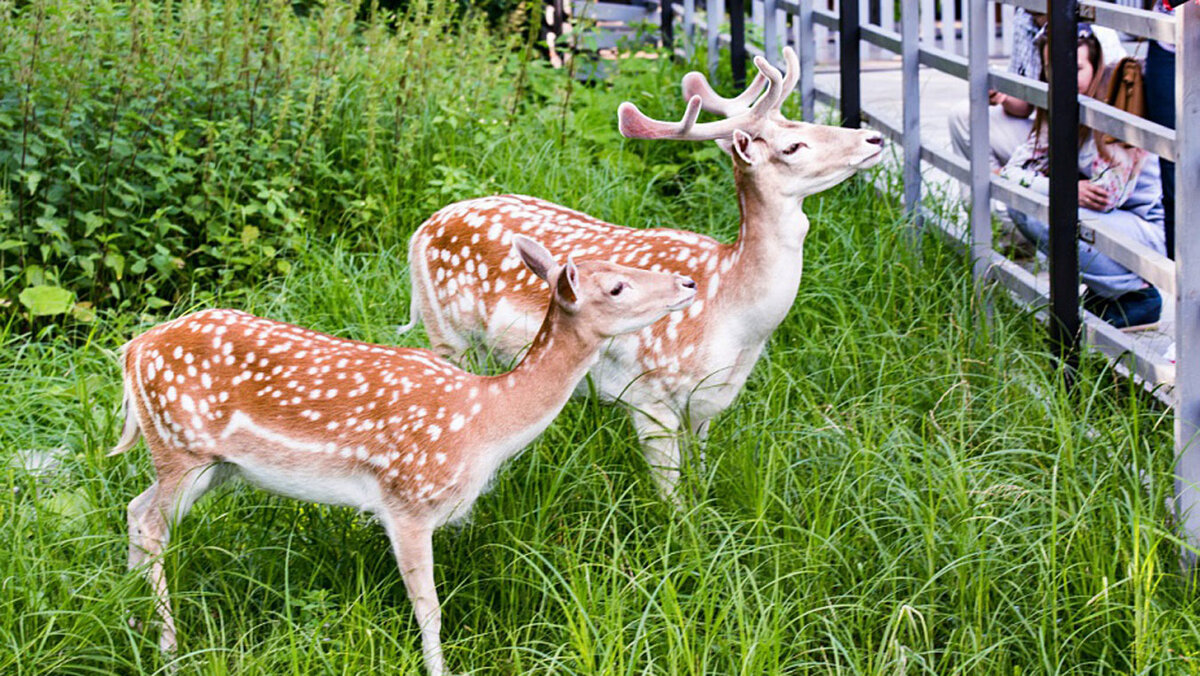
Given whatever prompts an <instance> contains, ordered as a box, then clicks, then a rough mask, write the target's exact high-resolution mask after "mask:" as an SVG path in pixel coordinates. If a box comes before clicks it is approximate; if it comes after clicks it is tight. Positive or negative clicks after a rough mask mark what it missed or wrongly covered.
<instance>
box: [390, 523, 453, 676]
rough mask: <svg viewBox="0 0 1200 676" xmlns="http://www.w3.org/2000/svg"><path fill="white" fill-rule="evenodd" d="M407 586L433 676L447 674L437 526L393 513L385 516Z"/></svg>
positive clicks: (393, 548)
mask: <svg viewBox="0 0 1200 676" xmlns="http://www.w3.org/2000/svg"><path fill="white" fill-rule="evenodd" d="M384 523H385V524H386V526H387V533H388V537H389V538H390V539H391V541H392V551H393V552H394V553H395V555H396V564H397V565H398V566H399V567H400V575H401V576H403V577H404V588H405V589H406V590H407V591H408V599H409V601H411V602H412V606H413V613H415V614H416V616H417V625H418V626H419V627H420V628H421V652H422V654H423V655H424V657H425V668H426V669H427V670H428V671H429V674H430V676H443V675H444V674H445V665H444V663H443V659H442V639H441V636H440V634H441V630H442V609H441V606H440V605H439V604H438V596H437V587H436V586H434V582H433V528H432V526H431V525H429V524H428V523H423V522H421V521H418V520H414V519H410V518H405V517H399V516H396V515H392V516H390V517H388V518H385V519H384Z"/></svg>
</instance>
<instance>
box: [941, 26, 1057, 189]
mask: <svg viewBox="0 0 1200 676" xmlns="http://www.w3.org/2000/svg"><path fill="white" fill-rule="evenodd" d="M1012 21H1013V35H1012V55H1011V56H1010V57H1009V60H1008V72H1010V73H1013V74H1014V75H1020V76H1022V77H1027V78H1030V79H1034V80H1036V79H1037V78H1039V77H1041V74H1042V60H1041V57H1039V56H1038V50H1037V47H1036V46H1034V44H1033V40H1034V38H1035V37H1036V36H1037V33H1038V29H1039V28H1041V27H1042V26H1044V25H1045V24H1046V15H1045V14H1034V13H1030V12H1026V11H1025V10H1024V9H1021V8H1020V7H1018V8H1016V9H1015V10H1014V11H1013V16H1012ZM988 104H989V106H990V107H989V108H988V144H989V153H988V159H989V162H990V163H991V166H992V170H993V171H995V170H998V169H999V168H1000V167H1001V166H1002V165H1003V164H1004V163H1005V162H1007V161H1008V158H1009V157H1010V156H1012V152H1013V150H1014V149H1015V148H1016V147H1017V146H1019V145H1020V144H1021V143H1022V142H1023V141H1024V140H1025V137H1027V136H1028V135H1029V129H1030V126H1031V125H1032V124H1033V123H1032V122H1031V121H1030V119H1029V117H1030V115H1032V114H1033V110H1034V109H1033V106H1032V105H1030V104H1029V103H1027V102H1025V101H1022V100H1021V99H1018V98H1016V97H1015V96H1008V95H1007V94H1003V93H1001V92H998V91H996V90H994V89H992V90H989V91H988ZM949 123H950V141H951V143H952V144H953V146H954V150H955V151H956V152H958V154H959V155H962V156H963V157H970V156H971V102H970V101H962V102H960V103H958V104H956V105H955V106H954V108H953V109H951V111H950V116H949Z"/></svg>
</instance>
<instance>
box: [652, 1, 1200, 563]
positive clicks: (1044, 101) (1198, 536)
mask: <svg viewBox="0 0 1200 676" xmlns="http://www.w3.org/2000/svg"><path fill="white" fill-rule="evenodd" d="M668 2H670V0H668ZM1141 4H1142V3H1141V0H1119V2H1103V1H1101V0H960V4H959V5H956V4H955V2H954V1H953V0H921V2H920V3H919V5H918V4H917V3H909V2H905V3H903V9H905V10H907V9H909V8H916V9H918V11H916V12H911V11H901V13H900V16H899V17H897V16H895V15H894V13H893V12H892V9H894V3H891V2H882V3H881V2H878V0H836V2H835V0H752V2H751V3H750V6H749V7H747V6H746V5H745V4H744V3H743V2H742V1H741V0H708V2H706V3H697V2H695V0H688V1H687V2H684V3H683V4H679V3H676V4H674V5H672V6H671V7H672V10H673V11H667V12H664V13H663V17H664V19H665V20H666V21H667V22H668V23H672V24H674V23H675V22H678V24H679V27H678V29H676V30H674V31H673V35H675V36H683V44H682V45H677V46H678V47H680V48H681V49H683V50H684V51H687V52H689V53H690V50H691V49H693V48H694V47H695V46H696V45H697V44H698V43H699V42H700V41H702V38H700V37H698V36H697V34H698V33H699V32H700V31H703V32H704V36H703V41H704V42H706V44H707V47H708V49H707V55H708V65H709V70H710V75H714V76H715V74H716V66H717V55H718V53H719V51H720V48H722V47H729V48H730V58H731V59H732V60H733V63H732V66H733V67H732V73H733V77H734V83H733V85H734V87H735V88H738V87H741V86H743V85H744V79H745V60H746V55H747V53H749V54H752V55H753V54H761V55H763V56H765V57H766V58H767V59H768V60H770V61H771V62H772V63H774V64H776V65H779V64H780V63H781V61H782V58H781V54H780V50H781V49H782V46H783V45H784V44H791V45H792V46H793V47H794V48H795V49H796V51H797V53H798V54H799V55H800V60H801V74H800V79H799V83H798V85H797V90H798V91H799V93H800V98H801V108H802V115H803V117H804V119H806V120H809V121H811V120H813V119H814V103H816V102H821V103H826V104H830V105H834V106H837V107H838V108H839V109H840V112H841V117H842V121H843V124H844V125H847V126H859V124H860V121H861V122H866V123H867V124H869V125H871V126H873V127H875V128H877V129H878V130H880V131H882V132H883V133H885V134H886V135H888V136H889V137H891V138H892V140H894V141H895V142H896V143H897V144H899V145H900V146H902V147H903V159H902V172H903V179H904V194H903V195H902V196H901V198H902V200H903V204H904V206H905V209H906V210H907V211H908V212H909V213H910V215H911V216H912V217H913V222H914V223H923V224H925V227H930V228H933V229H934V230H935V231H936V232H938V233H940V234H941V235H943V236H945V237H946V238H947V239H949V240H950V241H952V242H954V243H956V244H957V245H958V246H959V247H960V249H961V250H962V251H963V252H964V253H965V254H967V255H969V256H971V258H972V260H973V261H974V265H973V269H974V273H975V275H976V277H977V279H978V280H979V281H980V282H990V281H995V282H999V283H1001V284H1003V285H1004V286H1005V287H1007V288H1008V289H1010V290H1011V291H1012V292H1013V293H1014V295H1015V296H1017V297H1018V298H1019V299H1021V300H1022V301H1024V302H1026V303H1028V304H1031V305H1035V306H1048V310H1049V312H1048V314H1049V322H1048V325H1049V330H1050V333H1051V337H1052V338H1053V340H1054V344H1055V345H1056V346H1057V347H1056V349H1057V351H1058V355H1059V366H1060V368H1062V370H1063V373H1064V375H1066V377H1068V379H1069V378H1070V374H1071V373H1072V372H1073V369H1074V364H1076V363H1077V362H1076V359H1077V354H1078V352H1077V351H1078V349H1079V347H1080V344H1081V341H1083V342H1085V343H1086V345H1087V346H1088V347H1090V348H1092V349H1095V350H1098V351H1100V352H1102V353H1104V354H1105V355H1107V356H1108V357H1110V358H1111V359H1113V360H1114V361H1116V362H1118V363H1121V364H1123V365H1124V366H1125V367H1126V368H1128V369H1129V371H1130V372H1131V373H1132V374H1133V375H1134V376H1135V377H1137V378H1139V379H1140V380H1141V381H1142V382H1143V383H1145V384H1146V385H1147V386H1148V387H1150V388H1159V389H1158V392H1157V393H1158V394H1159V395H1160V398H1166V399H1168V400H1169V403H1170V404H1172V405H1173V407H1174V412H1175V450H1176V477H1177V479H1176V501H1175V510H1176V512H1177V515H1178V517H1179V523H1181V524H1182V525H1183V526H1184V528H1185V531H1186V534H1187V535H1188V536H1189V538H1190V540H1191V544H1192V546H1193V549H1189V550H1187V551H1185V553H1184V554H1185V559H1186V561H1187V562H1188V563H1189V564H1190V565H1194V564H1195V563H1196V559H1197V557H1196V555H1195V552H1196V551H1197V550H1196V549H1194V548H1195V547H1198V546H1200V506H1197V503H1200V490H1198V489H1200V77H1198V75H1200V0H1191V1H1190V2H1187V3H1185V4H1184V5H1183V6H1182V7H1180V8H1179V9H1177V11H1176V13H1175V15H1174V16H1171V15H1167V14H1162V13H1157V12H1152V11H1147V10H1143V9H1140V6H1141ZM1176 4H1179V3H1176ZM701 5H704V7H703V13H704V17H703V20H702V21H701V20H700V18H699V16H700V13H701V10H700V9H699V8H700V6H701ZM835 5H836V6H835ZM885 5H886V7H884V6H885ZM1014 7H1022V8H1024V9H1026V10H1031V11H1036V12H1042V13H1046V12H1047V11H1048V12H1049V17H1050V30H1051V36H1052V37H1051V46H1050V50H1051V59H1052V61H1054V62H1055V63H1066V64H1073V63H1074V62H1075V60H1076V49H1075V40H1074V38H1073V37H1072V38H1070V39H1069V40H1058V41H1057V42H1056V41H1055V38H1054V37H1053V36H1055V35H1068V36H1074V35H1075V34H1076V24H1077V22H1078V21H1079V20H1080V18H1084V19H1086V20H1088V21H1091V22H1094V23H1095V24H1098V25H1103V26H1107V27H1109V28H1113V29H1115V30H1117V31H1119V32H1121V33H1124V34H1125V35H1127V36H1129V37H1131V38H1134V39H1146V40H1160V41H1163V42H1166V43H1172V44H1174V45H1175V49H1176V73H1175V90H1176V91H1175V95H1176V123H1175V130H1172V129H1169V128H1166V127H1163V126H1161V125H1158V124H1155V123H1152V122H1149V121H1148V120H1145V119H1143V118H1140V117H1136V116H1134V115H1130V114H1128V113H1125V112H1123V111H1121V110H1118V109H1116V108H1114V107H1112V106H1109V105H1107V104H1105V103H1102V102H1100V101H1096V100H1094V99H1090V98H1087V97H1083V96H1080V95H1078V94H1077V93H1076V87H1077V84H1076V81H1075V68H1074V67H1068V68H1061V69H1056V73H1057V77H1053V74H1052V78H1051V81H1050V82H1049V83H1046V82H1042V81H1038V80H1032V79H1029V78H1024V77H1020V76H1017V75H1013V74H1010V73H1006V72H999V71H994V70H991V69H990V68H989V66H988V60H989V58H991V57H994V56H997V55H1003V54H1007V53H1009V52H1010V50H1011V40H1012V33H1011V31H1010V30H1009V28H1008V27H1009V26H1011V17H1012V12H1013V8H1014ZM960 8H961V9H962V14H961V15H959V14H958V11H959V9H960ZM747 9H749V10H750V19H751V26H753V27H755V28H754V29H753V30H754V32H755V33H756V34H759V33H758V31H761V36H762V40H761V43H759V44H747V43H746V33H745V28H744V25H745V18H746V10H747ZM997 26H999V28H997ZM722 29H724V30H726V31H727V32H722ZM865 48H869V49H874V50H879V52H880V53H890V54H894V55H898V56H899V57H900V62H901V66H900V70H901V91H902V99H903V102H902V103H903V105H902V114H901V118H900V119H893V118H891V117H888V116H887V115H884V114H882V113H880V112H879V111H874V110H870V109H864V108H863V107H862V105H861V96H860V79H861V63H862V60H863V59H864V58H873V56H872V54H873V52H870V51H864V49H865ZM835 58H836V60H837V62H838V65H839V70H840V78H841V90H840V93H839V94H838V95H835V94H834V93H833V92H831V91H827V90H825V89H823V88H821V87H819V86H817V84H816V80H815V77H814V65H815V64H816V63H817V62H819V61H829V60H833V59H835ZM922 67H924V68H929V69H934V70H938V71H941V72H943V73H946V74H949V75H952V76H954V77H957V78H960V79H963V80H965V81H966V82H967V87H968V97H969V100H970V103H971V111H970V135H971V139H972V143H971V157H969V158H967V159H963V158H960V157H958V156H956V155H953V154H951V153H947V152H943V151H940V150H938V149H935V148H932V147H929V146H927V145H924V144H922V141H921V134H920V98H921V89H920V86H919V71H920V69H921V68H922ZM1186 74H1190V75H1191V77H1190V79H1189V78H1188V77H1186V76H1185V75H1186ZM989 89H996V90H999V91H1001V92H1003V93H1005V94H1008V95H1011V96H1015V97H1017V98H1019V99H1022V100H1025V101H1028V102H1030V103H1032V104H1034V105H1036V106H1038V107H1041V108H1046V109H1048V110H1049V118H1050V146H1051V149H1050V154H1051V169H1050V182H1051V190H1050V193H1049V197H1047V196H1045V195H1042V194H1040V193H1037V192H1034V191H1032V190H1029V189H1028V188H1025V187H1022V186H1020V185H1018V184H1016V183H1014V182H1011V181H1007V180H1005V179H1003V178H1001V177H999V176H996V175H993V174H992V173H991V171H990V166H989V162H988V149H989V143H988V90H989ZM1151 105H1153V102H1151ZM1080 122H1082V123H1083V124H1085V125H1087V126H1089V127H1092V128H1094V129H1097V130H1099V131H1101V132H1103V133H1105V134H1109V135H1112V136H1114V137H1116V138H1118V139H1121V140H1123V141H1126V142H1128V143H1131V144H1133V145H1136V146H1138V147H1141V148H1145V149H1146V150H1148V151H1150V152H1152V153H1154V154H1157V155H1158V156H1159V157H1161V158H1162V159H1163V160H1167V161H1174V162H1175V163H1176V173H1175V180H1176V191H1175V192H1176V196H1177V197H1176V203H1175V223H1176V224H1177V227H1176V232H1175V233H1168V241H1170V240H1171V238H1172V234H1173V235H1174V237H1173V239H1174V243H1175V244H1174V254H1175V257H1174V260H1172V259H1170V258H1168V257H1167V256H1164V255H1162V254H1159V253H1157V252H1155V251H1153V250H1151V249H1149V248H1147V247H1145V246H1141V245H1139V244H1137V243H1135V242H1132V241H1129V240H1128V239H1127V238H1125V237H1123V236H1122V235H1121V234H1120V233H1118V232H1115V231H1113V230H1112V229H1110V228H1108V227H1106V226H1105V225H1103V224H1100V223H1092V222H1089V223H1083V224H1081V223H1080V222H1079V210H1078V192H1077V191H1078V184H1077V179H1078V169H1077V167H1076V163H1077V161H1076V158H1077V155H1078V151H1077V145H1076V144H1077V142H1078V141H1077V136H1076V131H1075V130H1076V129H1077V127H1078V124H1079V123H1080ZM922 163H924V164H925V165H928V166H931V167H934V168H936V169H938V170H940V171H942V172H944V173H945V174H948V175H949V176H950V177H952V178H953V179H956V180H957V181H959V182H962V183H963V184H965V185H967V186H968V187H969V189H970V192H969V194H970V199H969V211H968V213H969V219H968V223H967V226H966V227H965V228H964V227H962V226H960V225H958V224H957V223H953V222H948V221H947V220H944V219H941V218H939V217H937V216H935V215H934V214H933V213H932V212H931V211H929V210H927V209H925V208H924V207H923V206H922V203H921V200H922V196H921V188H922V174H921V171H922V166H923V165H922ZM992 199H997V200H1000V201H1001V202H1004V203H1006V204H1008V205H1010V206H1012V207H1014V208H1016V209H1018V210H1021V211H1024V212H1026V213H1028V214H1031V215H1033V216H1035V217H1037V218H1039V219H1041V220H1043V221H1045V222H1048V223H1049V224H1050V230H1051V235H1050V240H1051V241H1050V255H1049V271H1050V275H1049V284H1048V285H1047V284H1046V283H1044V282H1041V281H1039V280H1038V279H1037V278H1036V277H1035V276H1034V275H1033V274H1031V273H1030V272H1028V271H1027V270H1025V269H1024V268H1022V267H1021V266H1019V265H1017V264H1016V263H1014V262H1012V261H1010V260H1009V259H1008V258H1006V257H1005V256H1003V255H1002V254H1000V253H999V252H997V251H996V250H995V249H994V248H993V246H992V241H991V237H992V228H991V200H992ZM1079 237H1083V238H1085V239H1086V240H1087V241H1088V242H1090V243H1092V244H1093V245H1094V246H1095V248H1096V249H1098V250H1099V251H1101V252H1102V253H1104V254H1106V255H1108V256H1109V257H1111V258H1113V259H1114V260H1116V261H1118V262H1120V263H1121V264H1122V265H1124V266H1126V267H1128V268H1129V269H1131V270H1133V271H1134V272H1136V273H1137V274H1138V275H1140V276H1142V277H1143V278H1145V279H1146V280H1148V281H1149V282H1151V283H1152V284H1154V285H1155V286H1156V287H1158V288H1159V289H1160V290H1161V291H1162V292H1163V295H1164V304H1166V303H1171V302H1174V304H1175V346H1176V362H1175V363H1171V362H1170V361H1169V360H1167V359H1165V358H1164V357H1163V355H1162V354H1160V353H1156V352H1152V351H1149V350H1146V349H1145V348H1144V347H1141V346H1139V343H1138V342H1136V341H1135V340H1133V339H1132V338H1131V337H1130V336H1129V335H1127V334H1125V333H1122V332H1121V331H1119V330H1117V329H1114V328H1113V327H1111V326H1110V325H1109V324H1107V323H1105V322H1104V321H1103V320H1101V319H1100V318H1098V317H1096V316H1095V315H1092V314H1090V313H1088V312H1086V311H1083V312H1081V310H1080V307H1079V297H1078V290H1079V277H1078V275H1079V268H1078V257H1077V245H1076V240H1077V239H1078V238H1079ZM1194 507H1195V508H1194Z"/></svg>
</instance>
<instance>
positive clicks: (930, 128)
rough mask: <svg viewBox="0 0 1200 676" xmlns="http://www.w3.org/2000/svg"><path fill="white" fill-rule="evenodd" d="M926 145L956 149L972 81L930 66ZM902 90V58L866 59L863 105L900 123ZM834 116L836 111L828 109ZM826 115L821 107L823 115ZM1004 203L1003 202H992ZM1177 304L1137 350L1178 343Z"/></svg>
mask: <svg viewBox="0 0 1200 676" xmlns="http://www.w3.org/2000/svg"><path fill="white" fill-rule="evenodd" d="M1006 64H1007V62H1006V61H999V62H996V63H994V64H993V67H995V68H997V69H1002V68H1004V67H1005V66H1006ZM920 81H921V143H922V144H923V145H924V146H926V147H929V148H932V149H936V150H940V151H944V152H947V153H951V152H953V151H952V146H951V142H950V128H949V115H950V111H951V109H952V108H953V107H954V106H956V105H957V104H959V103H961V102H963V101H966V100H967V83H966V82H965V81H964V80H960V79H958V78H956V77H953V76H951V75H947V74H945V73H942V72H940V71H937V70H934V69H931V68H925V67H922V68H921V75H920ZM816 84H817V86H818V87H819V88H820V89H823V90H825V91H829V92H833V93H834V94H835V95H838V94H839V93H840V89H841V86H840V85H841V83H840V80H839V76H838V72H837V70H836V67H835V69H834V70H832V71H830V70H824V69H821V68H818V71H817V73H816ZM902 101H903V97H902V92H901V87H900V66H899V62H898V61H879V62H864V64H863V72H862V104H863V108H865V109H867V110H870V111H871V112H872V113H873V114H875V115H878V116H880V117H881V118H883V119H885V120H890V121H894V122H895V123H896V126H900V125H899V124H898V123H899V122H900V120H901V119H902V117H903V110H902ZM826 113H828V114H830V115H832V114H833V113H832V111H826ZM821 115H822V112H820V108H818V118H820V116H821ZM922 175H923V178H924V186H923V194H925V195H940V196H945V197H949V198H952V199H957V198H958V197H959V196H960V188H959V187H958V185H957V182H956V181H954V180H953V179H951V178H950V177H949V176H947V175H946V174H944V173H942V172H941V171H938V170H937V169H934V168H932V167H930V166H928V165H923V168H922ZM993 204H994V205H995V206H997V207H998V206H999V203H998V202H993ZM961 218H962V222H966V218H967V215H966V212H965V210H964V211H962V212H961ZM1021 264H1022V267H1025V268H1026V269H1029V270H1030V271H1031V272H1034V273H1036V275H1037V276H1038V278H1039V280H1041V281H1043V282H1046V283H1047V284H1048V283H1049V275H1048V273H1047V272H1046V269H1045V268H1046V265H1045V263H1044V262H1043V263H1040V264H1039V262H1038V261H1037V260H1036V259H1031V260H1029V261H1025V262H1022V263H1021ZM1174 320H1175V303H1174V299H1173V298H1170V297H1166V296H1164V298H1163V319H1162V322H1161V323H1160V325H1159V327H1158V328H1157V329H1155V330H1150V331H1142V332H1140V333H1137V334H1134V335H1135V339H1136V343H1137V348H1138V352H1142V351H1143V350H1144V351H1145V352H1146V353H1147V354H1157V355H1162V354H1164V353H1165V352H1166V351H1167V350H1168V349H1169V348H1170V347H1171V346H1172V345H1173V344H1174V336H1175V325H1174V324H1175V321H1174Z"/></svg>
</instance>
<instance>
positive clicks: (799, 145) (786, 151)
mask: <svg viewBox="0 0 1200 676" xmlns="http://www.w3.org/2000/svg"><path fill="white" fill-rule="evenodd" d="M807 147H808V145H806V144H804V143H800V142H799V141H797V142H795V143H793V144H792V145H790V146H788V147H786V148H784V149H783V154H784V155H791V154H792V153H794V152H796V151H797V150H800V149H801V148H807Z"/></svg>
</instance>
